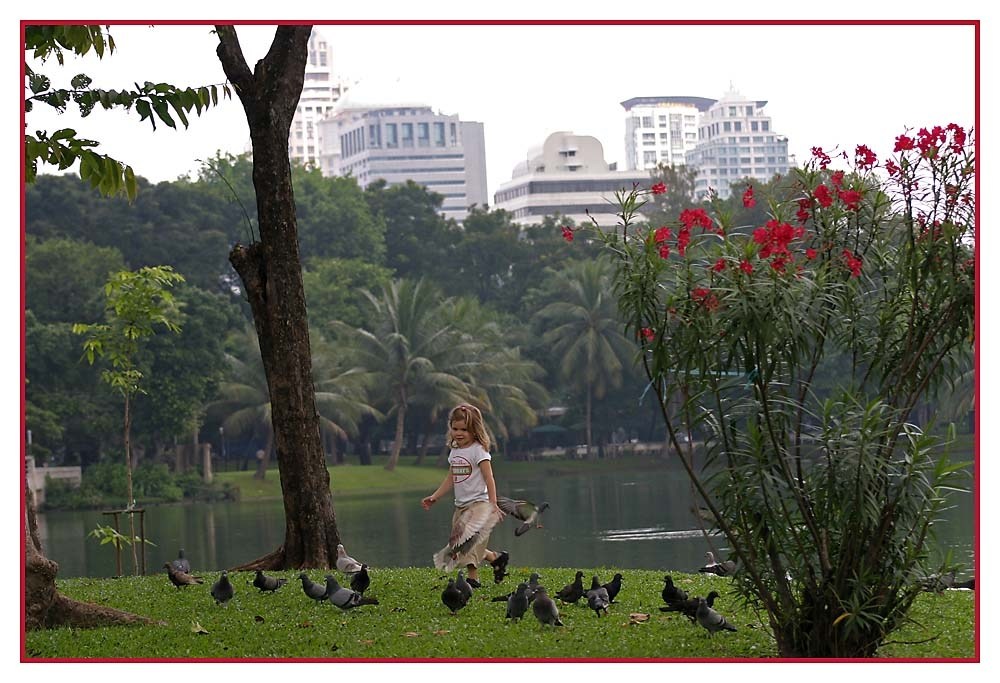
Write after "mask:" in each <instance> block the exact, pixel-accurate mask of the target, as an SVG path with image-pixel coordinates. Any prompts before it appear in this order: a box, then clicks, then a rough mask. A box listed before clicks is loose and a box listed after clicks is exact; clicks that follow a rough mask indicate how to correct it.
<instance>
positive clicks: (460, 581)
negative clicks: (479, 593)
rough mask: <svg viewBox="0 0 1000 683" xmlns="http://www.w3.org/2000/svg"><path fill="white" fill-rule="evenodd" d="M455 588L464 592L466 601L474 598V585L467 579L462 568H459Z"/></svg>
mask: <svg viewBox="0 0 1000 683" xmlns="http://www.w3.org/2000/svg"><path fill="white" fill-rule="evenodd" d="M455 588H457V589H458V590H460V591H461V592H462V595H464V596H465V601H466V602H468V601H469V600H471V599H472V586H470V585H469V582H468V581H466V580H465V572H463V571H462V570H461V569H459V570H458V578H457V579H455Z"/></svg>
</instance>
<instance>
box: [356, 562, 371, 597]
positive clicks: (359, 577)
mask: <svg viewBox="0 0 1000 683" xmlns="http://www.w3.org/2000/svg"><path fill="white" fill-rule="evenodd" d="M371 582H372V579H371V577H370V576H368V565H367V564H362V565H361V569H359V570H358V573H357V574H355V575H354V576H352V577H351V590H352V591H357V592H358V593H364V592H365V591H366V590H368V586H370V585H371Z"/></svg>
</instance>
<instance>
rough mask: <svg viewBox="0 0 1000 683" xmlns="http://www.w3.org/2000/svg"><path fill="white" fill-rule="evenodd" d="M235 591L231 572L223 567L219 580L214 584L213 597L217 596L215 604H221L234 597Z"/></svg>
mask: <svg viewBox="0 0 1000 683" xmlns="http://www.w3.org/2000/svg"><path fill="white" fill-rule="evenodd" d="M233 593H234V591H233V584H231V583H229V574H228V573H227V572H226V570H225V569H223V570H222V574H221V575H220V576H219V580H218V581H216V582H215V583H213V584H212V597H213V598H215V604H216V605H221V604H223V603H226V602H229V601H230V600H232V598H233Z"/></svg>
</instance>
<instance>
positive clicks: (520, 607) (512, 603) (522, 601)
mask: <svg viewBox="0 0 1000 683" xmlns="http://www.w3.org/2000/svg"><path fill="white" fill-rule="evenodd" d="M527 611H528V584H526V583H524V582H523V581H522V582H521V583H519V584H517V590H515V591H514V593H513V594H512V595H511V596H510V597H509V598H507V616H506V618H507V619H511V620H513V621H520V619H521V617H523V616H524V613H525V612H527Z"/></svg>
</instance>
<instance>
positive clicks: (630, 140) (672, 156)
mask: <svg viewBox="0 0 1000 683" xmlns="http://www.w3.org/2000/svg"><path fill="white" fill-rule="evenodd" d="M714 103H715V100H710V99H708V98H705V97H690V96H684V95H679V96H674V97H633V98H632V99H629V100H625V101H624V102H622V103H621V105H622V107H624V108H625V164H626V166H627V167H628V170H630V171H634V170H646V169H653V168H656V166H657V165H658V164H665V165H667V166H684V165H690V160H689V159H688V156H689V154H690V152H691V150H693V149H694V146H695V144H696V143H697V142H698V116H699V114H700V113H701V112H704V111H708V108H709V107H711V106H712V105H713V104H714Z"/></svg>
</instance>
